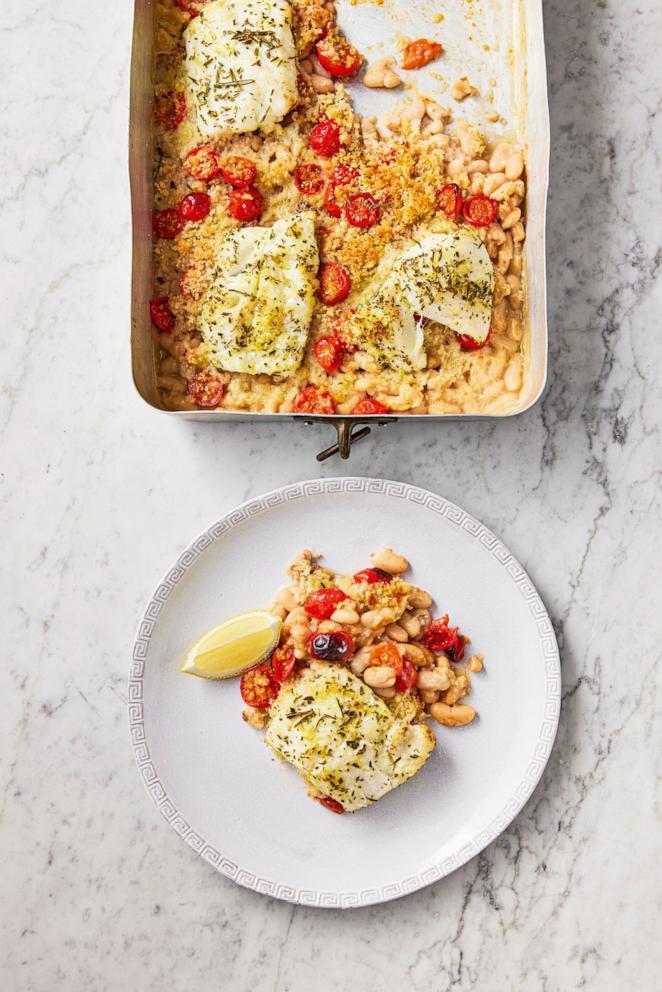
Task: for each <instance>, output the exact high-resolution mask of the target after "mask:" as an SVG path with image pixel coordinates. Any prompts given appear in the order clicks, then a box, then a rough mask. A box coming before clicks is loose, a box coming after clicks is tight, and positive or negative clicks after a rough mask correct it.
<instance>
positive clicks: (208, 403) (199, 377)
mask: <svg viewBox="0 0 662 992" xmlns="http://www.w3.org/2000/svg"><path fill="white" fill-rule="evenodd" d="M188 392H189V396H191V397H192V398H193V400H194V402H195V403H196V405H197V406H199V407H202V409H203V410H213V409H214V407H217V406H218V405H219V403H220V402H221V400H222V399H223V394H224V393H225V386H224V385H223V380H222V379H221V377H220V376H219V374H218V372H216V370H215V369H200V370H199V371H198V372H195V373H194V374H193V376H192V377H191V379H190V380H189V384H188Z"/></svg>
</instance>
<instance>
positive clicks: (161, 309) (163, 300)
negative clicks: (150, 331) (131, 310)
mask: <svg viewBox="0 0 662 992" xmlns="http://www.w3.org/2000/svg"><path fill="white" fill-rule="evenodd" d="M169 303H170V297H169V296H159V297H157V298H156V299H155V300H150V302H149V312H150V315H151V317H152V323H153V324H154V327H157V328H158V329H159V330H160V331H164V332H166V331H172V330H174V327H175V315H174V314H173V312H172V310H171V309H170V306H169Z"/></svg>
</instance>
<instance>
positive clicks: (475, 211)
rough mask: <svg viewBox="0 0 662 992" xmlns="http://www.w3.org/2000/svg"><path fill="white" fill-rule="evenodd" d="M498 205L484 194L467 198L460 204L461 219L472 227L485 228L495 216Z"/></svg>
mask: <svg viewBox="0 0 662 992" xmlns="http://www.w3.org/2000/svg"><path fill="white" fill-rule="evenodd" d="M498 209H499V204H498V203H497V201H496V200H491V199H490V197H489V196H485V194H484V193H476V195H475V196H470V197H468V198H467V199H466V200H465V201H464V203H463V204H462V217H463V218H464V220H466V222H467V224H471V226H472V227H487V225H488V224H491V223H492V221H493V220H494V218H495V217H496V215H497V210H498Z"/></svg>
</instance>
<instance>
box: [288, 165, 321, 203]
mask: <svg viewBox="0 0 662 992" xmlns="http://www.w3.org/2000/svg"><path fill="white" fill-rule="evenodd" d="M294 182H295V183H296V187H297V189H298V190H299V191H300V192H301V193H303V194H304V195H305V196H314V195H315V194H316V193H321V192H322V190H323V189H324V187H325V186H326V177H325V175H324V169H323V168H322V166H321V165H315V164H314V163H309V162H304V163H303V164H302V165H297V167H296V169H295V170H294Z"/></svg>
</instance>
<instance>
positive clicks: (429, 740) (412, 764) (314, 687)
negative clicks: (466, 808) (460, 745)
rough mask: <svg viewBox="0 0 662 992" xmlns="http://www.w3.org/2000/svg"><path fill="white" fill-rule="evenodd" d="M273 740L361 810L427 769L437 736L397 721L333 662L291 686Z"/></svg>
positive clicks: (274, 719)
mask: <svg viewBox="0 0 662 992" xmlns="http://www.w3.org/2000/svg"><path fill="white" fill-rule="evenodd" d="M265 743H266V744H267V745H268V746H269V747H270V748H271V750H272V751H273V752H274V753H275V754H276V755H277V756H278V757H279V758H282V759H283V760H284V761H288V762H289V763H290V764H291V765H293V766H294V768H296V770H297V771H298V772H299V774H300V775H302V776H303V778H304V779H305V780H306V782H307V783H308V784H309V785H310V786H312V788H313V789H315V790H316V791H318V792H319V793H321V794H322V795H325V796H331V798H332V799H335V800H337V802H339V803H342V805H343V807H344V809H345V810H346V811H347V812H353V811H354V810H357V809H361V808H362V807H364V806H369V805H370V804H371V803H374V802H375V801H376V800H377V799H380V798H381V797H382V796H384V795H385V794H386V793H387V792H390V791H391V789H395V788H397V787H398V786H399V785H402V784H403V783H404V782H406V781H407V779H409V778H411V777H412V775H415V774H416V773H417V772H418V771H420V769H421V768H422V767H423V765H424V764H425V762H426V761H427V759H428V757H429V756H430V753H431V752H432V750H433V748H434V745H435V737H434V734H433V733H432V731H431V730H430V728H429V727H428V726H427V724H425V723H411V722H410V721H409V720H406V719H399V718H397V717H395V716H394V715H393V713H392V712H391V710H390V709H389V708H388V706H387V705H386V703H385V702H384V701H383V700H382V699H380V698H379V696H377V695H375V693H374V692H373V691H372V689H371V688H370V687H369V686H367V685H366V684H365V682H363V681H362V680H361V679H359V678H357V677H356V675H353V674H352V672H350V671H349V670H348V669H347V668H346V667H344V666H343V665H331V664H326V663H325V664H324V665H323V666H320V667H319V668H314V669H310V670H309V671H308V672H304V674H303V675H301V677H300V678H296V679H291V680H290V681H288V682H287V683H286V684H285V685H284V686H283V688H282V690H281V692H280V694H279V695H278V698H277V699H276V701H275V702H274V703H273V705H272V707H271V711H270V723H269V728H268V730H267V734H266V738H265Z"/></svg>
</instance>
